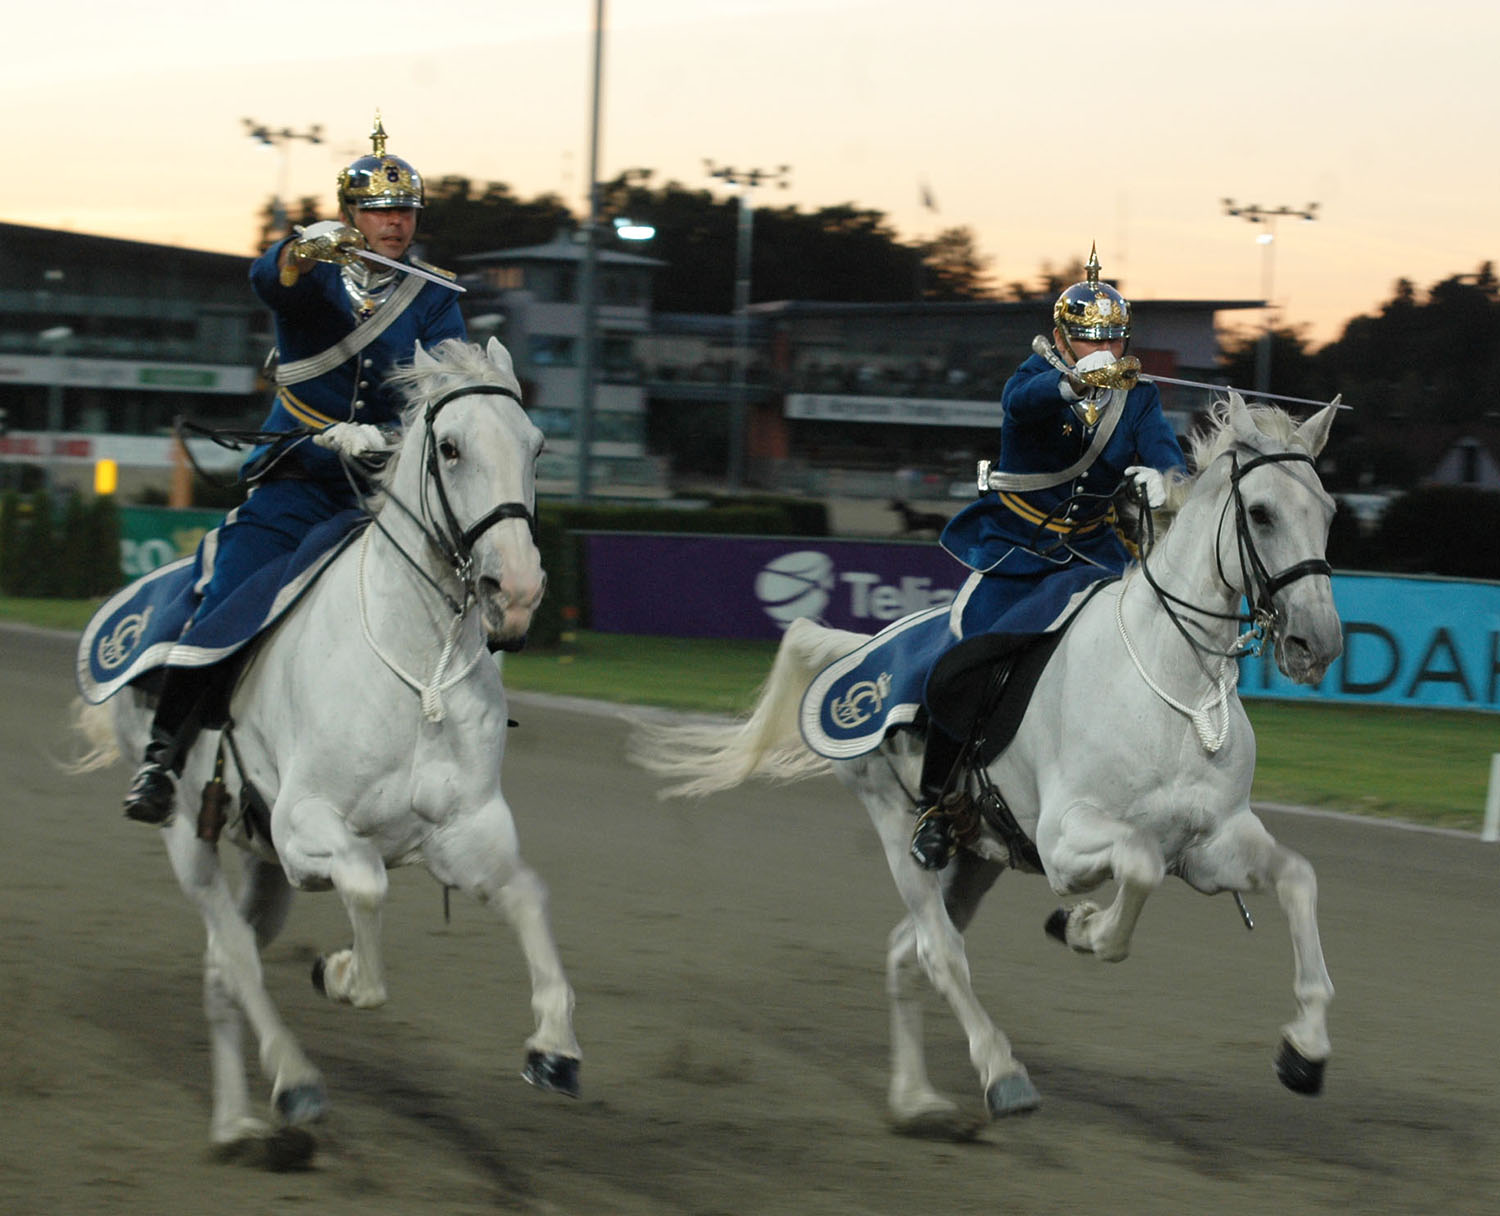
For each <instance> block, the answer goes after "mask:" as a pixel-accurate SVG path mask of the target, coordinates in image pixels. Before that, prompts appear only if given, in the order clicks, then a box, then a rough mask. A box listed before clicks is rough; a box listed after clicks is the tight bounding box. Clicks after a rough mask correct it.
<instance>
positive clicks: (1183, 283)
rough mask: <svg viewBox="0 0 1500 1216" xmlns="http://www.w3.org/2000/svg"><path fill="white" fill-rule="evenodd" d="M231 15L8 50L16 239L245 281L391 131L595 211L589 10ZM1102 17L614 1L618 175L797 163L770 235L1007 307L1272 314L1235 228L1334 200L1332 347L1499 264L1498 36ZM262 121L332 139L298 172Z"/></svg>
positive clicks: (1283, 253) (51, 20) (1292, 237)
mask: <svg viewBox="0 0 1500 1216" xmlns="http://www.w3.org/2000/svg"><path fill="white" fill-rule="evenodd" d="M214 7H218V6H206V5H203V4H201V3H194V4H188V3H186V0H157V3H156V4H154V5H153V6H152V11H151V18H150V21H149V28H143V26H142V24H141V17H140V16H139V15H138V14H137V13H136V12H134V11H127V10H126V9H125V8H124V7H123V6H121V7H119V8H117V9H115V10H110V11H101V10H100V6H99V5H98V4H97V0H55V2H54V3H50V4H48V5H45V6H28V7H27V8H26V9H25V10H24V11H22V12H20V13H18V14H15V15H12V16H10V17H8V18H7V27H8V29H7V34H8V36H7V39H6V50H5V51H4V54H5V56H6V59H7V62H6V65H5V71H4V72H3V73H0V97H3V99H4V113H5V114H6V115H7V116H8V118H9V121H8V122H7V123H6V133H7V134H6V138H7V139H8V140H9V142H10V143H11V144H12V146H13V148H12V150H13V152H15V151H18V152H19V155H18V156H17V155H13V156H12V158H11V159H12V163H13V164H16V165H19V166H21V171H20V172H19V173H13V174H12V176H11V179H10V181H9V185H8V188H7V190H6V191H5V195H4V198H3V200H0V218H3V219H5V220H9V221H12V222H18V223H26V224H38V225H43V226H48V227H64V228H70V229H74V230H77V231H81V232H96V233H104V234H108V235H118V236H125V237H131V238H136V239H141V240H152V241H164V242H169V243H174V244H183V245H191V246H196V247H202V248H209V249H219V250H226V251H231V252H248V250H249V246H250V242H251V240H252V239H253V235H254V219H253V216H254V214H255V212H256V211H257V209H258V208H259V206H260V205H261V204H262V203H263V202H264V200H265V199H266V197H267V196H269V195H270V194H271V193H273V192H274V191H276V189H277V188H278V185H279V182H280V179H281V175H282V173H283V172H284V173H285V178H286V184H287V189H288V193H289V194H290V195H293V196H296V195H301V194H319V195H321V196H323V197H325V198H331V186H332V182H333V178H334V176H335V175H336V173H337V171H338V168H339V166H340V165H341V164H343V163H344V162H346V161H347V160H348V159H350V158H352V157H353V156H354V155H357V154H359V153H360V152H361V151H362V150H364V149H366V148H368V141H367V139H366V134H367V132H368V130H369V125H370V118H371V114H372V112H373V110H374V109H375V108H376V107H377V106H378V107H380V109H381V110H382V111H383V113H384V116H385V121H386V126H387V129H388V130H389V131H390V135H391V142H390V149H391V151H393V152H396V153H398V154H399V155H403V156H405V157H407V158H408V159H409V160H411V161H413V162H414V163H415V164H416V165H417V166H418V168H419V169H421V170H422V171H423V172H424V173H426V174H427V175H428V176H429V177H437V176H442V175H444V174H448V173H459V174H466V175H468V176H470V177H473V178H474V179H476V180H480V181H487V180H499V181H505V182H508V183H509V184H510V185H511V186H512V187H513V188H514V189H515V190H516V191H517V193H519V194H521V195H522V196H523V197H529V196H532V195H535V194H538V193H541V192H543V191H549V190H551V191H556V192H558V193H561V194H563V195H564V197H565V198H567V199H568V200H569V201H570V202H571V203H573V204H575V206H581V200H582V197H583V183H584V177H585V175H586V171H587V157H588V114H589V93H590V80H591V69H592V57H591V56H592V36H591V32H590V23H591V21H592V17H593V11H594V5H593V3H592V0H548V3H546V4H545V5H538V4H536V3H535V2H534V0H528V2H526V3H522V2H520V0H427V2H426V3H423V4H420V5H413V4H397V3H394V0H364V3H362V4H360V5H358V6H352V7H350V8H349V9H347V10H340V11H339V12H338V13H337V14H335V13H334V12H333V11H331V10H324V9H319V8H313V9H309V8H307V7H306V6H302V5H291V4H286V3H283V2H282V0H266V2H265V3H258V4H255V5H253V6H252V5H242V6H240V5H236V6H231V7H230V9H229V10H228V11H221V12H210V11H208V10H209V9H210V8H214ZM1092 12H1093V10H1082V9H1079V10H1069V9H1068V8H1067V7H1066V6H1063V7H1059V6H1056V5H1031V6H1025V8H1024V9H1022V8H1021V7H1020V6H1013V5H1008V4H1000V3H995V2H994V0H926V2H925V3H922V4H915V5H914V4H896V3H890V2H887V0H610V2H609V3H608V4H607V6H606V43H605V66H604V120H603V124H602V129H601V157H600V176H601V178H608V177H610V176H613V175H614V174H617V173H618V172H620V171H621V170H623V169H625V168H630V167H646V168H651V169H654V170H656V171H657V173H658V175H659V176H660V177H661V178H662V179H667V178H675V179H677V180H679V181H682V182H684V183H686V184H688V185H690V186H695V187H696V186H702V187H715V188H717V187H718V183H715V182H713V181H712V180H711V179H709V178H708V177H707V176H706V175H705V172H704V166H703V161H704V159H705V158H708V159H712V160H714V161H716V162H719V163H721V164H729V165H733V166H735V167H737V168H754V167H760V168H774V167H776V166H779V165H782V164H786V165H790V166H791V170H792V172H791V178H790V180H791V185H790V188H788V189H786V190H784V191H783V190H775V191H763V192H762V193H761V195H760V197H759V200H758V201H759V202H760V203H762V204H764V205H777V206H780V205H787V204H796V205H798V206H801V207H803V208H804V209H812V208H816V207H819V206H825V205H832V204H836V203H842V202H853V203H856V204H858V205H860V206H865V207H871V208H875V209H878V210H881V211H884V212H886V213H887V214H888V215H889V216H890V217H891V219H892V221H893V223H894V224H895V225H896V227H897V228H898V230H899V231H900V232H901V234H902V235H903V236H904V237H907V238H916V237H920V236H927V235H931V234H932V233H933V232H935V231H936V230H937V229H938V228H940V227H947V226H953V225H960V224H963V225H968V226H969V227H970V228H972V229H973V230H974V232H975V233H976V235H977V238H978V241H979V245H980V247H981V249H982V251H983V252H984V253H986V254H987V255H989V257H990V258H991V259H992V267H991V268H992V271H993V273H994V275H995V277H996V278H997V279H998V280H999V281H1001V282H1006V281H1009V280H1012V279H1017V278H1020V279H1028V280H1029V279H1032V278H1034V277H1035V275H1036V273H1037V271H1038V269H1039V267H1040V266H1041V265H1042V263H1043V262H1050V263H1053V264H1060V263H1062V262H1065V261H1066V260H1068V259H1069V258H1072V257H1083V256H1085V255H1086V254H1087V252H1088V246H1089V242H1090V241H1091V240H1097V241H1098V244H1099V253H1100V258H1101V260H1102V261H1103V263H1104V271H1105V276H1106V277H1113V276H1119V277H1120V278H1121V279H1123V281H1124V285H1125V288H1126V290H1127V292H1128V293H1129V294H1131V295H1133V296H1136V297H1138V298H1142V299H1146V298H1153V297H1154V298H1163V297H1223V298H1234V299H1246V298H1258V297H1259V296H1260V295H1261V294H1262V281H1263V275H1265V273H1266V272H1267V269H1268V264H1267V261H1266V259H1265V256H1264V252H1263V248H1262V247H1261V246H1259V245H1257V244H1256V242H1255V238H1256V236H1257V235H1258V234H1259V233H1260V232H1261V231H1262V229H1261V228H1259V227H1258V226H1252V225H1250V224H1248V223H1245V222H1244V221H1242V220H1237V219H1232V218H1228V217H1226V216H1225V215H1224V213H1223V207H1222V204H1221V200H1222V198H1223V197H1225V196H1230V197H1233V198H1235V199H1236V200H1238V201H1240V202H1242V203H1259V204H1260V205H1261V206H1262V207H1276V206H1280V205H1288V206H1292V207H1298V208H1300V207H1303V206H1305V205H1306V204H1307V203H1309V202H1311V201H1316V202H1318V203H1319V204H1320V217H1321V218H1320V219H1319V220H1318V222H1316V223H1311V224H1302V223H1295V224H1294V223H1287V222H1283V223H1282V224H1281V226H1280V227H1279V228H1278V232H1277V235H1278V240H1277V242H1276V244H1275V246H1274V249H1275V254H1274V262H1273V263H1271V264H1270V266H1269V269H1270V270H1271V273H1272V275H1273V280H1272V281H1273V287H1274V291H1273V295H1274V298H1275V299H1276V301H1277V302H1278V304H1279V305H1280V306H1281V307H1282V308H1283V310H1284V315H1285V318H1286V319H1287V320H1288V321H1290V322H1292V323H1295V324H1302V325H1306V326H1307V327H1308V328H1309V332H1310V334H1311V336H1312V337H1314V338H1315V339H1317V340H1327V339H1329V338H1332V337H1335V336H1337V334H1338V332H1339V330H1340V329H1341V327H1342V325H1343V323H1344V322H1345V321H1346V320H1348V319H1349V318H1350V317H1353V316H1355V315H1359V314H1361V313H1367V312H1371V311H1373V310H1375V309H1376V308H1378V306H1379V305H1380V304H1381V303H1382V302H1383V301H1384V300H1385V299H1387V298H1388V297H1389V295H1390V291H1391V287H1392V284H1393V283H1394V281H1395V280H1396V279H1397V278H1398V277H1401V276H1406V277H1409V278H1412V279H1414V280H1415V281H1416V282H1417V284H1418V285H1419V287H1426V286H1429V285H1430V284H1431V283H1432V282H1435V281H1437V280H1438V279H1442V278H1446V277H1448V276H1449V275H1452V274H1456V273H1467V272H1470V271H1472V270H1474V269H1475V268H1476V267H1477V266H1478V265H1479V264H1480V263H1481V262H1482V261H1485V260H1488V259H1490V258H1493V257H1495V253H1496V246H1497V243H1500V242H1497V240H1496V236H1495V230H1496V219H1497V210H1500V207H1497V201H1496V200H1497V199H1500V162H1497V158H1496V157H1495V156H1494V154H1493V148H1492V145H1493V140H1494V136H1495V133H1496V132H1497V131H1500V100H1497V96H1496V91H1495V90H1494V89H1493V88H1491V87H1490V86H1489V83H1488V82H1489V80H1490V78H1491V75H1492V72H1493V58H1494V54H1495V49H1496V47H1500V5H1496V4H1494V3H1492V2H1489V0H1486V2H1484V3H1480V2H1477V0H1475V2H1468V0H1430V2H1429V3H1426V4H1423V5H1411V4H1400V5H1398V4H1395V3H1391V2H1389V0H1364V2H1363V3H1352V2H1346V0H1321V2H1316V0H1315V2H1314V3H1307V2H1306V0H1301V2H1298V3H1292V2H1290V0H1264V2H1262V3H1258V4H1256V5H1253V6H1250V5H1247V6H1236V7H1233V8H1230V7H1228V6H1219V5H1208V4H1204V3H1202V0H1136V2H1135V3H1133V4H1131V5H1128V6H1127V5H1118V6H1114V7H1113V8H1112V9H1110V10H1109V12H1110V17H1109V19H1108V20H1107V21H1097V20H1096V21H1094V22H1092V23H1091V22H1090V21H1089V15H1090V14H1091V13H1092ZM354 16H358V17H359V18H360V19H361V26H360V28H358V29H349V28H347V27H348V25H349V22H350V20H351V19H352V18H353V17H354ZM59 30H67V31H68V36H67V37H66V38H62V37H59V36H58V31H59ZM398 47H399V48H400V49H392V48H398ZM246 117H249V118H254V119H256V120H257V121H259V122H263V123H267V124H270V125H272V126H274V127H282V126H290V127H292V128H294V129H296V130H304V129H306V128H307V127H308V126H310V125H311V124H314V123H319V124H322V126H323V127H324V128H325V131H326V132H327V136H328V139H327V142H326V143H325V144H322V145H318V146H314V145H310V144H307V143H300V142H298V143H292V144H290V145H288V148H287V150H286V152H285V155H284V157H283V156H282V155H281V154H279V153H277V152H274V151H269V150H266V149H263V148H261V147H259V146H258V145H257V144H256V143H255V142H254V141H252V140H251V139H250V138H248V137H247V136H246V135H245V134H244V130H243V126H242V122H241V120H242V119H243V118H246ZM17 145H18V147H16V146H17ZM283 162H284V163H283ZM924 183H925V185H926V186H927V187H928V189H930V191H931V194H932V196H933V198H934V199H935V201H936V203H937V206H938V211H937V213H936V214H934V213H933V212H931V211H928V210H925V209H924V208H923V207H922V205H921V189H922V186H923V184H924ZM9 286H23V285H17V284H11V285H9ZM1245 315H1246V316H1249V315H1250V314H1245Z"/></svg>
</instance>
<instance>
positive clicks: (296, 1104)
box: [276, 1084, 328, 1127]
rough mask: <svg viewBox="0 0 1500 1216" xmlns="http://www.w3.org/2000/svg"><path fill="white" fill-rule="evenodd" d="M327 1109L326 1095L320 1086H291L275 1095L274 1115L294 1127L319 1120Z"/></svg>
mask: <svg viewBox="0 0 1500 1216" xmlns="http://www.w3.org/2000/svg"><path fill="white" fill-rule="evenodd" d="M327 1109H328V1095H327V1093H326V1092H325V1091H324V1089H323V1087H322V1086H321V1085H317V1084H312V1085H293V1086H290V1087H289V1088H287V1089H283V1090H282V1091H281V1092H280V1093H279V1094H277V1095H276V1113H277V1114H278V1115H280V1116H281V1118H282V1120H283V1121H284V1122H285V1123H287V1124H290V1125H291V1126H293V1127H296V1126H298V1125H300V1124H303V1123H312V1122H313V1121H314V1120H317V1119H321V1118H322V1117H323V1112H324V1111H326V1110H327Z"/></svg>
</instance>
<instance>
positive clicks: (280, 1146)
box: [263, 1127, 318, 1173]
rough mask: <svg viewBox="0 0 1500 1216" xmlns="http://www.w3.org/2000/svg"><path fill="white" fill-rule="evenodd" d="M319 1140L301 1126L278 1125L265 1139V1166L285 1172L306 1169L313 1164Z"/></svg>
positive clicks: (278, 1171)
mask: <svg viewBox="0 0 1500 1216" xmlns="http://www.w3.org/2000/svg"><path fill="white" fill-rule="evenodd" d="M317 1149H318V1142H317V1141H316V1140H314V1139H313V1136H312V1133H311V1132H309V1131H307V1130H306V1129H304V1128H300V1127H278V1128H277V1129H276V1130H275V1131H274V1132H272V1133H271V1134H270V1135H269V1136H267V1137H266V1139H265V1147H264V1150H263V1151H264V1152H265V1166H266V1169H268V1170H275V1171H276V1172H277V1173H285V1172H287V1171H288V1170H305V1169H307V1167H308V1166H309V1165H311V1164H312V1159H313V1154H314V1153H315V1152H317Z"/></svg>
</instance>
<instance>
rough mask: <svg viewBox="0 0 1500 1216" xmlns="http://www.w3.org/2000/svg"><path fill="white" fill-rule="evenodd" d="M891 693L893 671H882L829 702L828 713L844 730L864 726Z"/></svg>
mask: <svg viewBox="0 0 1500 1216" xmlns="http://www.w3.org/2000/svg"><path fill="white" fill-rule="evenodd" d="M890 695H891V673H890V672H888V671H882V672H881V673H880V675H878V676H877V677H876V678H875V679H873V680H861V681H860V682H859V683H857V684H855V685H853V686H852V687H850V689H849V691H848V692H847V693H845V694H844V695H843V696H842V697H835V698H834V699H833V700H832V701H830V702H829V703H828V714H829V716H830V717H831V718H832V719H833V721H834V724H835V725H836V726H838V727H840V728H841V729H843V730H851V729H853V728H854V727H856V726H862V725H864V724H865V723H866V722H868V721H869V720H870V719H871V718H873V717H874V716H875V715H876V714H878V713H879V712H880V710H881V707H882V706H883V705H884V704H885V699H886V698H887V697H888V696H890Z"/></svg>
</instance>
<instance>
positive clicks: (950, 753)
mask: <svg viewBox="0 0 1500 1216" xmlns="http://www.w3.org/2000/svg"><path fill="white" fill-rule="evenodd" d="M962 751H963V745H962V744H960V743H959V741H958V740H957V739H955V738H953V736H952V735H950V734H948V732H947V731H945V730H941V729H939V728H938V727H937V726H935V725H932V724H929V725H928V727H927V747H926V750H925V752H924V753H923V756H922V801H921V804H920V805H919V806H918V807H917V826H916V827H915V828H914V829H913V830H912V834H911V855H912V859H913V860H914V861H915V862H916V863H917V864H918V865H919V866H921V867H922V869H924V870H941V869H942V868H943V867H944V866H946V865H947V864H948V863H949V862H950V861H951V860H952V859H953V854H954V852H955V851H956V849H957V848H958V842H957V840H956V839H955V838H954V834H953V812H952V806H951V802H952V800H951V799H949V800H945V799H944V797H943V795H944V791H946V790H947V788H948V786H949V784H950V779H951V778H952V776H953V770H954V768H955V767H956V766H957V764H958V758H959V756H960V754H961V753H962Z"/></svg>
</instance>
